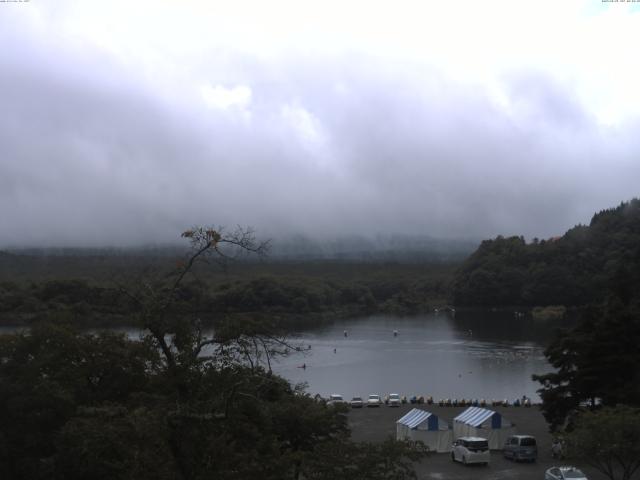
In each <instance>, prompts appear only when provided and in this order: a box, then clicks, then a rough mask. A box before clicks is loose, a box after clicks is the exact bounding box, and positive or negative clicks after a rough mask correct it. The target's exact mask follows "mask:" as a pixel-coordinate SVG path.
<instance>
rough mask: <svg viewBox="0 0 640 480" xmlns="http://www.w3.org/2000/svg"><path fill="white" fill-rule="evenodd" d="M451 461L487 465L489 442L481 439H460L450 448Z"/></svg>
mask: <svg viewBox="0 0 640 480" xmlns="http://www.w3.org/2000/svg"><path fill="white" fill-rule="evenodd" d="M451 460H453V461H454V462H462V463H464V464H465V465H467V464H469V463H482V464H483V465H489V460H491V452H489V442H488V441H487V439H486V438H482V437H460V438H458V439H457V440H456V441H455V442H453V446H452V448H451Z"/></svg>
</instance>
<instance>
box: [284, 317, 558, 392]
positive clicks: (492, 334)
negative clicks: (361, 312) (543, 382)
mask: <svg viewBox="0 0 640 480" xmlns="http://www.w3.org/2000/svg"><path fill="white" fill-rule="evenodd" d="M345 330H346V331H347V336H346V337H345V335H344V331H345ZM394 330H397V331H398V335H397V336H394V334H393V331H394ZM551 332H552V329H549V327H548V326H543V325H540V324H537V323H536V322H535V321H533V320H531V319H526V318H514V315H513V313H512V312H511V313H509V314H488V313H487V314H478V313H474V314H466V315H464V314H461V313H458V314H457V315H456V317H453V316H452V315H451V314H445V313H440V314H429V315H422V316H415V317H396V316H372V317H368V318H359V319H352V320H346V321H341V322H335V323H333V324H332V325H330V326H328V327H326V328H323V329H321V330H316V331H311V332H301V333H299V334H297V336H296V340H297V341H298V342H299V343H301V344H302V345H304V346H305V347H307V346H308V345H311V349H310V350H309V351H308V352H305V353H304V354H295V355H292V356H290V357H287V358H285V359H281V360H280V361H279V362H278V364H277V366H276V367H275V368H274V370H276V371H277V372H278V373H279V374H281V375H282V376H284V377H285V378H288V379H289V380H290V381H291V382H293V383H298V382H306V383H307V384H308V386H309V387H308V391H309V392H310V393H312V394H315V393H319V394H320V395H322V396H327V395H329V394H331V393H340V394H342V395H344V396H345V398H346V397H348V398H349V399H350V398H351V397H352V396H362V397H364V396H366V395H369V394H370V393H378V394H381V395H384V394H387V393H390V392H397V393H400V394H402V395H407V396H411V395H425V396H426V395H431V396H433V397H434V399H438V398H486V399H492V398H500V399H502V398H508V399H509V400H510V401H513V400H514V399H515V398H520V397H522V395H526V396H528V397H530V398H532V399H535V400H537V399H539V396H538V395H537V394H536V389H537V388H538V384H537V383H535V382H533V381H532V380H531V375H532V374H534V373H544V372H548V371H549V370H550V369H551V367H550V365H549V364H548V363H547V362H546V360H545V358H544V355H543V350H544V344H545V342H546V340H548V336H549V334H550V333H551ZM334 349H335V353H334ZM303 364H305V365H306V368H305V369H303V368H299V366H301V365H303Z"/></svg>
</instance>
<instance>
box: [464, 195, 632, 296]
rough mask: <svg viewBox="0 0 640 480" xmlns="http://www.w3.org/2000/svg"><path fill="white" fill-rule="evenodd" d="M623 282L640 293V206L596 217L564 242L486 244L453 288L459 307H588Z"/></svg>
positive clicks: (505, 240)
mask: <svg viewBox="0 0 640 480" xmlns="http://www.w3.org/2000/svg"><path fill="white" fill-rule="evenodd" d="M620 282H622V283H623V284H624V287H625V288H626V290H627V292H628V294H632V292H637V291H638V290H640V200H639V199H633V200H631V201H630V202H628V203H622V204H621V205H619V206H618V207H616V208H612V209H608V210H603V211H601V212H599V213H597V214H595V215H594V216H593V218H592V220H591V223H590V224H589V225H588V226H583V225H578V226H576V227H574V228H572V229H571V230H569V231H567V232H566V233H565V234H564V235H563V236H561V237H555V238H551V239H548V240H538V239H534V240H533V241H531V242H529V243H527V242H526V241H525V239H524V238H523V237H508V238H505V237H502V236H499V237H497V238H496V239H494V240H485V241H483V242H482V243H481V244H480V246H479V247H478V249H477V250H476V251H475V252H474V253H473V254H472V255H471V256H470V257H469V258H468V259H467V260H466V261H465V262H464V263H463V264H462V266H461V267H460V269H459V270H458V272H457V274H456V278H455V280H454V282H453V286H452V297H453V301H454V303H455V304H456V305H474V306H498V305H522V306H535V305H568V306H577V305H587V304H591V303H594V302H595V303H598V302H602V301H604V300H605V298H606V296H607V294H608V292H610V290H611V287H612V286H615V284H616V283H620Z"/></svg>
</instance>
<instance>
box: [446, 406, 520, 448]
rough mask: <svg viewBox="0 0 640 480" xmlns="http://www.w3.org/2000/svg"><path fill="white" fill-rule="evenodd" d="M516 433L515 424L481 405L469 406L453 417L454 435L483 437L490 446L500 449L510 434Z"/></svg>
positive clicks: (457, 436)
mask: <svg viewBox="0 0 640 480" xmlns="http://www.w3.org/2000/svg"><path fill="white" fill-rule="evenodd" d="M515 433H516V428H515V425H513V424H512V423H511V422H509V421H508V420H507V419H505V418H504V417H503V416H502V415H501V414H500V413H498V412H494V411H493V410H488V409H486V408H480V407H469V408H467V409H466V410H465V411H464V412H462V413H461V414H460V415H458V416H457V417H456V418H454V419H453V436H454V437H455V438H459V437H483V438H486V439H487V440H488V441H489V448H490V449H492V450H500V449H502V448H503V446H504V442H505V440H506V439H507V437H508V436H509V435H513V434H515Z"/></svg>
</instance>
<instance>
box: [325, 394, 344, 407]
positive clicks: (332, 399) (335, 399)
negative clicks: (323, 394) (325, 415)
mask: <svg viewBox="0 0 640 480" xmlns="http://www.w3.org/2000/svg"><path fill="white" fill-rule="evenodd" d="M338 403H345V401H344V399H343V398H342V395H340V394H337V393H332V394H331V395H329V400H327V405H336V404H338Z"/></svg>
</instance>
